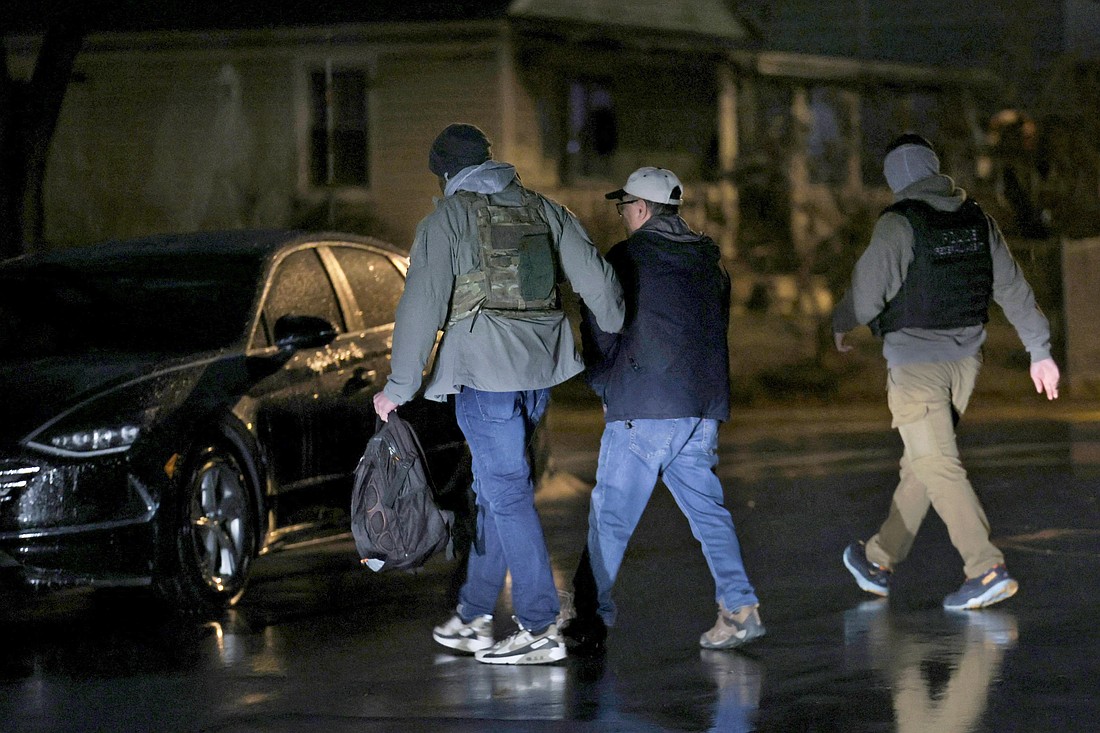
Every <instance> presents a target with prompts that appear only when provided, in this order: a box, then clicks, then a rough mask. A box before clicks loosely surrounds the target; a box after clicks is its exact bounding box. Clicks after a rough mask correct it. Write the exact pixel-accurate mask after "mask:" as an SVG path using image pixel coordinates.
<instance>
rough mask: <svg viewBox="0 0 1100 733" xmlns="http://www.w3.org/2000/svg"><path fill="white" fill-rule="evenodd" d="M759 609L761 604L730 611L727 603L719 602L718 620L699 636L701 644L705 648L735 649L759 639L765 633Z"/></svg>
mask: <svg viewBox="0 0 1100 733" xmlns="http://www.w3.org/2000/svg"><path fill="white" fill-rule="evenodd" d="M759 609H760V607H759V606H741V607H739V608H735V609H733V610H732V611H729V610H726V604H724V603H719V604H718V620H717V621H715V622H714V627H713V628H711V630H710V631H708V632H706V633H705V634H703V635H702V636H700V637H699V646H701V647H703V648H704V649H733V648H734V647H738V646H741V645H742V644H748V643H749V642H750V641H752V640H753V639H759V638H760V637H761V636H763V635H764V633H765V632H764V624H763V622H762V621H761V620H760V610H759Z"/></svg>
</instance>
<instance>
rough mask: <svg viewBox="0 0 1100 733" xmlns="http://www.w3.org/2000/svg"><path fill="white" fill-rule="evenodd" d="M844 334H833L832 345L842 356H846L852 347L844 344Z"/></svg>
mask: <svg viewBox="0 0 1100 733" xmlns="http://www.w3.org/2000/svg"><path fill="white" fill-rule="evenodd" d="M845 335H846V334H843V333H836V332H833V343H835V344H836V350H837V351H839V352H840V353H842V354H847V353H848V352H849V351H851V350H852V347H851V346H849V345H848V344H846V343H844V336H845Z"/></svg>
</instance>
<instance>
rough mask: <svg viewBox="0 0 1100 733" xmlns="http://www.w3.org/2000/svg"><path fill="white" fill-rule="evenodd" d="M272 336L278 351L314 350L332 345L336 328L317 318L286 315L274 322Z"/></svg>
mask: <svg viewBox="0 0 1100 733" xmlns="http://www.w3.org/2000/svg"><path fill="white" fill-rule="evenodd" d="M274 336H275V345H276V346H277V347H278V348H279V351H284V352H294V351H298V350H299V349H316V348H319V347H321V346H326V345H328V344H330V343H332V341H333V339H335V338H336V327H335V326H333V325H332V324H331V323H329V322H328V320H326V319H324V318H318V317H317V316H297V315H286V316H282V317H281V318H279V320H277V321H275V329H274Z"/></svg>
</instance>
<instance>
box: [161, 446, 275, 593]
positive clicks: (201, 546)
mask: <svg viewBox="0 0 1100 733" xmlns="http://www.w3.org/2000/svg"><path fill="white" fill-rule="evenodd" d="M251 484H252V482H251V481H250V480H249V475H248V473H247V472H246V471H245V470H244V467H243V466H242V464H241V461H240V460H239V459H238V457H237V456H236V454H235V453H233V452H232V451H230V450H227V449H225V448H223V447H221V446H218V445H207V446H205V447H203V448H202V449H201V450H198V451H196V452H195V453H194V454H193V457H192V459H191V460H190V461H188V463H187V470H186V473H185V474H184V476H183V481H182V483H181V484H180V489H181V491H180V495H179V499H178V501H177V503H176V507H175V511H174V512H172V515H173V518H174V523H175V526H174V527H173V528H170V536H171V537H172V539H173V540H174V541H173V542H172V545H173V546H172V547H171V548H170V554H171V556H172V560H173V562H172V563H171V566H170V567H171V568H172V572H171V573H169V574H168V576H167V577H166V578H165V583H164V590H165V591H166V593H165V595H167V596H168V600H169V602H170V603H172V605H173V606H174V607H175V608H176V609H177V610H178V611H180V612H182V613H185V614H211V613H217V612H218V611H221V610H223V609H225V608H227V607H228V606H230V605H232V604H233V603H235V602H236V601H237V599H239V598H240V596H241V594H242V593H244V587H245V583H246V582H247V580H248V574H249V571H250V570H251V567H252V559H253V556H254V555H255V550H256V510H255V499H254V497H255V492H254V491H253V488H252V485H251Z"/></svg>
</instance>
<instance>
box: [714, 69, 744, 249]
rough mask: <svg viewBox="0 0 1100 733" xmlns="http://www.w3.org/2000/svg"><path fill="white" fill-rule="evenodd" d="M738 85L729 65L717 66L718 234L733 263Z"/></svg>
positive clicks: (720, 244)
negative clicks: (719, 216) (720, 224)
mask: <svg viewBox="0 0 1100 733" xmlns="http://www.w3.org/2000/svg"><path fill="white" fill-rule="evenodd" d="M738 152H739V150H738V139H737V84H736V81H735V79H734V75H733V69H732V68H731V67H730V65H729V64H728V63H721V64H719V65H718V196H719V207H720V210H721V212H722V219H723V221H724V222H725V226H723V227H722V229H721V230H720V233H719V235H718V246H719V247H720V248H721V250H722V258H723V259H724V260H726V261H727V262H732V261H733V259H734V258H735V257H736V256H737V229H738V225H739V224H740V217H739V215H738V193H737V187H736V186H735V185H734V183H733V173H734V169H735V167H736V166H737V155H738Z"/></svg>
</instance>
